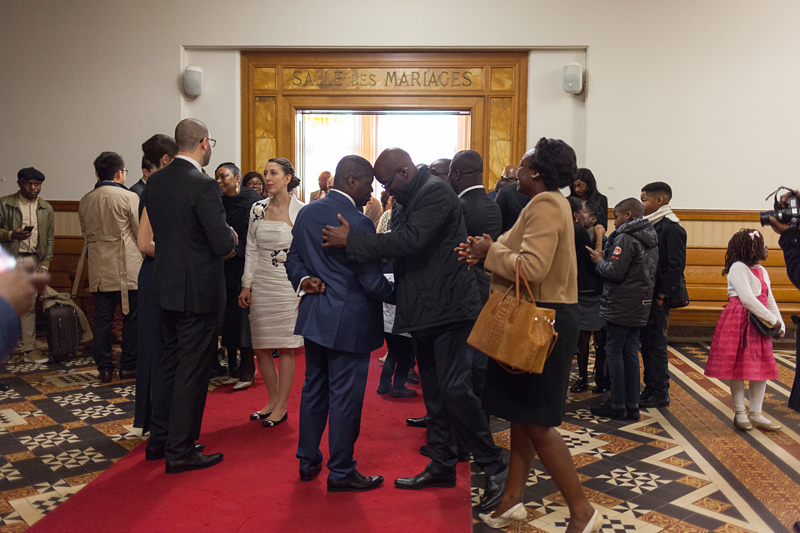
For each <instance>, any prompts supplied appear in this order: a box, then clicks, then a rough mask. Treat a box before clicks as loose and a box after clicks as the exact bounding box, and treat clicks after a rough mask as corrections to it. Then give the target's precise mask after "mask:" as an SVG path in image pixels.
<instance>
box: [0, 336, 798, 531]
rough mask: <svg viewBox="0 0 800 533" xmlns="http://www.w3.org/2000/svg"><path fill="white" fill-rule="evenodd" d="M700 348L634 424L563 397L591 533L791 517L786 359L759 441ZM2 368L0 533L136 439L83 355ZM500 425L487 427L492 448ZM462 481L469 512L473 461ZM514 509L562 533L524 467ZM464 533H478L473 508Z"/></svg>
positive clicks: (54, 500)
mask: <svg viewBox="0 0 800 533" xmlns="http://www.w3.org/2000/svg"><path fill="white" fill-rule="evenodd" d="M42 344H43V343H41V342H40V349H43V351H44V349H46V347H45V346H42ZM115 348H116V347H115ZM707 352H708V347H707V345H702V344H686V345H676V346H671V347H670V373H671V376H672V388H671V390H670V394H671V396H672V405H671V406H670V407H669V408H667V409H650V410H645V411H642V419H641V420H639V421H637V422H621V421H613V420H608V419H604V418H595V417H593V416H591V413H590V412H589V406H591V405H592V404H594V403H595V402H597V401H599V400H600V398H599V397H598V396H596V395H594V394H592V393H591V392H588V391H587V392H584V393H580V394H569V397H568V400H567V406H566V413H565V416H564V419H563V423H562V424H561V426H560V427H559V428H558V431H559V433H560V434H561V435H562V437H563V438H564V442H565V443H566V444H567V447H568V448H569V450H570V453H571V454H572V459H573V462H574V464H575V466H576V469H577V471H578V475H579V476H580V479H581V482H582V484H583V487H584V491H585V492H586V494H587V496H588V498H589V501H590V502H591V503H592V505H594V506H595V507H596V508H597V509H598V510H599V512H600V514H601V515H602V516H603V529H602V531H604V532H612V531H619V532H622V531H638V532H644V533H649V532H653V533H655V532H658V531H665V532H670V533H673V532H687V533H689V532H692V533H704V532H711V531H713V532H743V531H755V532H773V531H787V530H789V528H791V524H792V523H793V522H794V521H796V520H799V519H800V413H795V412H794V411H791V410H789V409H788V408H786V407H785V405H786V400H787V398H788V394H789V391H790V389H791V384H792V381H791V380H792V379H793V377H794V369H795V365H796V361H795V358H794V354H793V353H791V352H780V351H776V360H777V361H778V366H779V371H780V378H779V379H777V380H773V381H772V382H770V383H769V386H768V388H767V397H766V400H765V403H764V411H765V413H766V414H767V416H769V417H771V418H774V419H775V420H777V421H778V422H779V423H781V424H783V426H784V429H783V430H782V431H780V432H775V433H768V432H762V431H758V430H755V431H752V432H741V431H738V430H736V429H734V428H733V427H732V424H731V417H732V402H731V400H730V391H729V390H728V388H727V383H725V382H719V381H718V380H712V379H708V378H705V376H703V372H702V369H703V367H704V365H705V360H706V357H707ZM115 356H118V353H115ZM3 366H5V369H3V367H0V380H3V381H5V382H6V383H8V384H9V385H11V387H12V389H11V390H10V391H7V392H2V393H0V533H3V532H10V531H13V532H20V531H24V530H25V529H27V528H28V527H29V526H30V525H31V524H33V523H35V522H36V521H37V520H39V519H40V518H41V517H42V516H44V515H45V514H47V513H48V512H49V511H51V510H52V509H54V508H55V507H57V506H58V505H59V504H60V503H62V502H63V501H65V500H66V499H67V498H68V497H69V496H70V495H72V494H74V493H75V492H77V491H78V490H80V488H81V487H83V486H84V485H85V484H86V483H88V482H90V481H91V480H92V479H94V478H95V477H96V476H97V475H99V474H100V473H101V472H102V471H103V470H105V469H106V468H108V467H109V466H111V465H112V464H113V463H115V462H116V461H118V460H119V459H120V458H122V457H123V456H124V455H125V454H126V453H127V452H128V451H129V450H131V449H133V448H134V447H135V446H136V445H138V444H140V443H141V442H142V439H141V437H140V436H139V435H138V434H137V433H136V431H135V430H134V429H133V428H132V423H133V407H134V402H133V400H134V389H135V383H134V381H133V380H128V381H119V380H118V376H115V378H114V380H113V381H112V382H111V383H109V384H107V385H103V384H101V383H100V382H99V381H98V379H97V372H96V370H94V361H93V360H92V358H91V357H90V356H87V355H85V354H81V355H79V357H78V358H76V359H74V360H72V361H70V362H68V363H67V364H48V365H32V364H29V363H25V362H24V361H22V357H21V355H20V354H15V355H12V357H11V358H10V359H9V360H8V361H7V362H6V364H5V365H3ZM590 368H591V366H590ZM576 377H577V375H574V376H573V377H572V379H571V381H572V380H574V379H575V378H576ZM215 384H216V380H214V381H212V384H211V385H210V387H209V388H213V387H214V386H215ZM508 427H509V426H508V423H507V422H505V421H503V420H498V419H495V418H492V422H491V428H492V431H493V433H494V437H495V441H496V442H497V443H498V445H500V446H501V447H504V448H508V447H509V442H510V435H509V430H508ZM472 484H473V491H472V492H473V503H474V504H477V503H478V501H479V499H480V493H481V489H480V488H479V487H482V486H483V474H482V473H481V471H480V469H479V468H477V467H476V466H475V465H473V476H472ZM524 502H525V506H526V508H527V510H528V517H527V520H526V522H525V524H524V525H523V527H522V528H521V529H520V530H521V531H523V532H541V531H547V532H563V531H566V528H567V524H568V519H569V513H568V511H567V507H566V505H565V502H564V500H563V498H562V496H561V494H560V493H559V491H558V488H557V487H556V485H555V482H554V481H553V480H552V478H551V477H550V475H549V474H548V472H547V471H546V470H545V469H544V467H543V466H542V464H541V463H540V462H539V461H538V460H536V461H535V462H534V465H533V469H532V470H531V472H530V474H529V477H528V482H527V487H526V490H525V497H524ZM473 531H474V532H475V533H484V532H489V531H492V530H491V529H490V528H488V527H487V526H485V525H484V524H483V523H482V522H481V521H480V520H479V519H478V510H477V507H474V509H473Z"/></svg>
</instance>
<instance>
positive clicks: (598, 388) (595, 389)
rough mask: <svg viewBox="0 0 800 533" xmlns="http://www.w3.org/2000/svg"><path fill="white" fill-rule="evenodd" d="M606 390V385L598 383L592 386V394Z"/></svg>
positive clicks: (602, 392) (603, 392)
mask: <svg viewBox="0 0 800 533" xmlns="http://www.w3.org/2000/svg"><path fill="white" fill-rule="evenodd" d="M606 392H608V389H607V388H606V387H601V386H600V385H598V386H596V387H592V394H605V393H606Z"/></svg>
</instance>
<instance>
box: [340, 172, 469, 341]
mask: <svg viewBox="0 0 800 533" xmlns="http://www.w3.org/2000/svg"><path fill="white" fill-rule="evenodd" d="M395 200H396V201H397V202H398V204H400V205H399V208H398V207H396V209H397V211H395V210H394V209H393V210H392V231H391V232H389V233H381V234H370V233H355V232H350V234H349V235H348V237H347V257H348V259H350V260H351V261H358V262H359V263H365V262H368V261H374V260H375V259H383V258H386V259H393V260H394V261H393V266H394V276H395V297H396V300H397V315H396V317H395V321H394V331H393V332H394V333H405V332H408V331H417V330H421V329H426V328H432V327H437V326H442V325H445V324H451V323H455V322H463V321H466V320H475V319H476V318H477V317H478V314H479V313H480V311H481V307H482V306H481V298H480V294H479V292H478V284H477V282H476V281H475V275H474V274H473V272H472V271H471V270H468V269H467V264H466V263H464V262H462V261H458V254H457V252H455V251H454V250H455V248H456V247H457V246H458V245H459V244H460V243H462V242H464V241H465V239H466V238H467V229H466V226H465V224H464V215H463V214H462V209H461V202H459V200H458V196H456V193H455V192H453V189H452V188H451V187H450V185H448V184H447V183H445V182H444V181H442V180H441V179H439V178H437V177H435V176H433V175H432V174H431V173H430V171H429V170H428V167H427V166H425V165H422V166H421V167H420V168H419V170H418V171H417V175H416V177H415V178H414V180H413V181H412V182H411V183H410V184H409V186H408V188H407V189H406V190H405V191H403V194H402V195H398V197H397V198H395Z"/></svg>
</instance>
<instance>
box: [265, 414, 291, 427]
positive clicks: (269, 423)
mask: <svg viewBox="0 0 800 533" xmlns="http://www.w3.org/2000/svg"><path fill="white" fill-rule="evenodd" d="M287 418H289V411H286V412H285V413H283V416H282V417H281V418H280V419H279V420H270V419H269V418H265V419H264V420H262V421H261V425H262V426H264V427H265V428H274V427H275V426H277V425H278V424H283V423H284V422H286V419H287Z"/></svg>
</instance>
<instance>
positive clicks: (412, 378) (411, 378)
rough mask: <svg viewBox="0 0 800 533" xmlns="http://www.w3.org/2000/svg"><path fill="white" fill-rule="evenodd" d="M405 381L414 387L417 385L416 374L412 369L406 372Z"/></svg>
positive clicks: (417, 377)
mask: <svg viewBox="0 0 800 533" xmlns="http://www.w3.org/2000/svg"><path fill="white" fill-rule="evenodd" d="M406 381H408V382H409V383H413V384H414V385H419V376H418V375H417V373H416V372H414V369H413V368H412V369H411V370H409V371H408V378H406Z"/></svg>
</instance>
